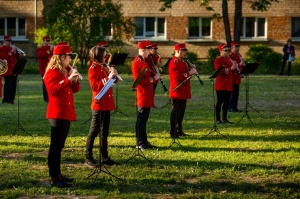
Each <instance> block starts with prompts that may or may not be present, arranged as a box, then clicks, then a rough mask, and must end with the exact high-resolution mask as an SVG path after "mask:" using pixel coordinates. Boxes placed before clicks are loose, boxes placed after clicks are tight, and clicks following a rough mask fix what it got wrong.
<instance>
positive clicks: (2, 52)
mask: <svg viewBox="0 0 300 199" xmlns="http://www.w3.org/2000/svg"><path fill="white" fill-rule="evenodd" d="M11 41H12V40H11V36H9V35H5V36H4V42H3V45H2V46H1V47H0V59H2V60H4V61H6V62H7V65H8V70H7V72H6V73H5V74H4V75H3V76H4V81H5V83H4V92H3V100H2V103H8V104H14V100H15V97H16V90H17V75H13V74H12V72H13V69H14V67H15V65H16V63H17V60H18V59H19V58H20V55H19V53H18V51H17V47H16V46H13V47H12V46H11Z"/></svg>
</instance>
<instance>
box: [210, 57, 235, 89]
mask: <svg viewBox="0 0 300 199" xmlns="http://www.w3.org/2000/svg"><path fill="white" fill-rule="evenodd" d="M220 66H225V68H224V69H223V70H222V71H221V72H220V74H219V75H218V76H217V78H216V84H215V90H224V91H232V90H233V79H232V76H233V74H232V72H231V66H232V62H231V61H230V59H229V58H228V57H223V56H219V57H217V58H216V59H215V61H214V67H215V70H218V69H219V67H220Z"/></svg>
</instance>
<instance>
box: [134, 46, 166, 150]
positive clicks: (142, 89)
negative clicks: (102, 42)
mask: <svg viewBox="0 0 300 199" xmlns="http://www.w3.org/2000/svg"><path fill="white" fill-rule="evenodd" d="M138 48H139V54H138V55H137V56H136V57H135V58H134V60H133V62H132V65H131V71H132V76H133V79H134V81H135V80H136V79H137V78H138V76H139V74H140V73H141V71H142V70H143V69H144V68H145V69H147V71H146V73H145V74H144V76H143V78H142V79H141V81H140V83H139V84H138V85H137V88H136V89H137V91H136V98H137V104H136V106H137V107H138V113H137V120H136V125H135V132H136V147H139V148H140V149H141V150H147V149H151V148H153V147H154V146H153V145H152V144H150V142H149V141H148V138H147V133H146V123H147V121H148V118H149V114H150V108H152V107H153V106H154V91H153V84H155V83H156V82H157V81H158V80H159V79H160V75H159V74H156V75H153V73H151V67H150V66H149V65H148V63H147V61H146V58H147V57H148V55H149V49H150V48H151V43H150V42H149V41H141V42H138Z"/></svg>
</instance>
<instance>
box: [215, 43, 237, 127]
mask: <svg viewBox="0 0 300 199" xmlns="http://www.w3.org/2000/svg"><path fill="white" fill-rule="evenodd" d="M218 50H219V52H220V56H219V57H216V58H215V60H214V67H215V70H218V69H219V67H220V66H225V68H224V69H223V70H222V71H221V72H220V74H219V75H218V76H217V78H216V84H215V90H216V93H217V103H216V121H217V124H223V123H232V122H230V121H229V120H228V119H227V113H228V104H229V97H230V94H231V92H232V87H233V83H232V76H233V75H232V71H233V70H236V69H237V65H236V64H233V63H232V62H231V60H230V59H229V52H230V50H229V48H228V47H227V45H226V44H225V43H221V44H220V45H219V46H218ZM221 108H222V120H221V116H220V115H221Z"/></svg>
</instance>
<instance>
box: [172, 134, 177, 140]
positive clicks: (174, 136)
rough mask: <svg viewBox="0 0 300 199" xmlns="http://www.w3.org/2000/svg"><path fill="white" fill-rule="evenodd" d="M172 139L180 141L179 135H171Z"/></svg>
mask: <svg viewBox="0 0 300 199" xmlns="http://www.w3.org/2000/svg"><path fill="white" fill-rule="evenodd" d="M171 138H173V139H178V138H179V136H178V135H177V134H171Z"/></svg>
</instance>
